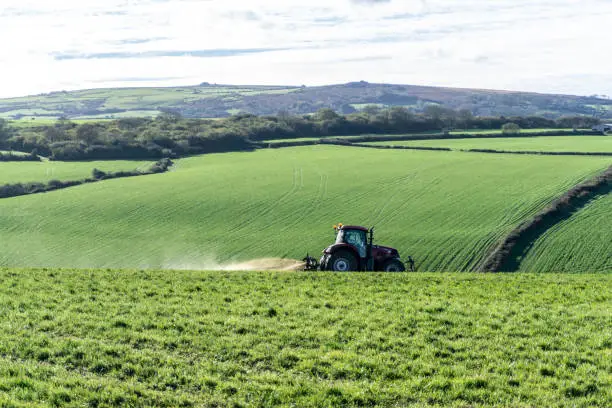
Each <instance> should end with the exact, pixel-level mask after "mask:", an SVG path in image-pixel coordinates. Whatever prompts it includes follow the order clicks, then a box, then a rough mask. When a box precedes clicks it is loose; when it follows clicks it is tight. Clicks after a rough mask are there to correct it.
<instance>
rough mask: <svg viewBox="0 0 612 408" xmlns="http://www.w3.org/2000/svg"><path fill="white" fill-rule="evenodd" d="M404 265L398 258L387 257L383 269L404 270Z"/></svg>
mask: <svg viewBox="0 0 612 408" xmlns="http://www.w3.org/2000/svg"><path fill="white" fill-rule="evenodd" d="M405 270H406V267H405V266H404V264H403V263H402V261H400V260H399V259H389V260H388V261H387V262H385V263H384V265H383V271H385V272H404V271H405Z"/></svg>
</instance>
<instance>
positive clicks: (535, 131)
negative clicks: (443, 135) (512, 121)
mask: <svg viewBox="0 0 612 408" xmlns="http://www.w3.org/2000/svg"><path fill="white" fill-rule="evenodd" d="M571 130H572V129H557V128H537V129H523V132H529V133H548V132H568V131H571ZM589 130H590V129H589ZM450 133H451V135H452V134H463V133H499V134H501V133H502V130H501V129H466V130H463V129H458V130H452V131H451V132H450Z"/></svg>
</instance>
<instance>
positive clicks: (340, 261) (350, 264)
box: [327, 251, 357, 272]
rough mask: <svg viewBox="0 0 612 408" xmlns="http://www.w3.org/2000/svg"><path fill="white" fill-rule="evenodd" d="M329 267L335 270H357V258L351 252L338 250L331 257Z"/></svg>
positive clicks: (328, 262)
mask: <svg viewBox="0 0 612 408" xmlns="http://www.w3.org/2000/svg"><path fill="white" fill-rule="evenodd" d="M327 268H328V269H329V270H330V271H334V272H349V271H356V270H357V260H356V259H355V256H353V254H351V253H350V252H347V251H338V252H336V253H335V254H332V255H331V256H330V257H329V260H328V261H327Z"/></svg>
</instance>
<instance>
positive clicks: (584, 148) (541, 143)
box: [369, 136, 612, 153]
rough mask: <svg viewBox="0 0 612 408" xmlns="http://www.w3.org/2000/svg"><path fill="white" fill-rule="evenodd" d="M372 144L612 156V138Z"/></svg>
mask: <svg viewBox="0 0 612 408" xmlns="http://www.w3.org/2000/svg"><path fill="white" fill-rule="evenodd" d="M369 144H377V145H385V146H423V147H448V148H451V149H495V150H508V151H551V152H591V153H598V152H610V153H612V137H610V136H535V137H508V138H469V139H443V140H410V141H403V140H402V141H393V142H371V143H369Z"/></svg>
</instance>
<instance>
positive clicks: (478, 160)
mask: <svg viewBox="0 0 612 408" xmlns="http://www.w3.org/2000/svg"><path fill="white" fill-rule="evenodd" d="M609 164H610V159H609V158H597V157H588V158H587V157H538V158H537V159H535V158H533V157H530V156H514V155H488V154H482V155H480V154H465V153H458V152H426V151H407V150H375V149H359V148H347V147H338V146H308V147H296V148H284V149H265V150H258V151H255V152H245V153H226V154H214V155H212V154H211V155H205V156H200V157H192V158H188V159H182V160H178V161H177V164H176V166H175V167H174V168H173V170H172V171H171V172H169V173H166V174H161V175H152V176H144V177H136V178H126V179H117V180H109V181H104V182H101V183H96V184H92V185H85V186H79V187H74V188H69V189H65V190H61V191H55V192H51V193H47V194H44V195H32V196H23V197H16V198H11V199H4V200H0V237H1V239H2V241H3V242H4V243H5V244H4V245H3V250H2V251H0V265H6V266H47V267H115V268H126V267H134V268H167V269H212V268H217V267H219V264H220V263H225V262H230V261H243V260H250V259H254V258H266V257H286V258H293V259H301V258H302V257H303V256H304V255H305V254H306V252H309V253H310V254H312V255H315V256H318V254H319V253H320V251H321V249H322V248H324V247H325V246H327V245H328V244H329V243H330V242H332V241H333V239H334V234H333V230H332V228H331V227H332V225H333V224H335V223H337V222H343V223H345V224H363V225H366V226H375V227H376V231H377V232H376V239H377V242H379V243H381V244H386V245H390V246H394V247H397V248H398V249H399V250H400V253H401V254H402V255H403V256H404V257H406V256H408V255H412V256H413V257H415V259H416V261H417V267H418V268H419V270H431V271H462V270H468V269H471V268H473V267H475V266H476V265H477V264H478V262H479V261H480V260H481V258H482V257H483V256H484V255H485V254H486V252H487V251H488V250H489V249H491V247H493V246H494V245H495V244H496V242H498V241H499V240H500V239H502V237H503V236H504V235H505V234H507V233H508V232H509V231H510V230H512V229H513V228H514V227H515V226H516V225H518V224H519V223H520V222H521V221H523V220H525V219H527V218H528V217H530V216H532V215H533V214H535V213H536V212H537V211H539V210H541V209H542V208H543V207H544V206H546V205H547V204H548V203H549V202H550V201H552V200H553V199H554V198H555V197H557V196H559V195H561V194H562V193H563V192H565V191H566V190H568V189H569V188H571V187H572V186H573V185H575V184H577V183H579V182H581V181H583V180H585V179H586V178H589V177H591V176H593V175H594V174H595V173H598V172H600V171H602V170H603V169H604V168H607V167H608V166H609ZM11 165H13V166H17V164H11ZM18 165H19V166H21V165H24V164H22V163H19V164H18ZM49 165H53V163H51V164H49ZM94 166H95V167H99V168H101V169H103V170H112V169H109V168H108V166H104V165H103V164H102V163H101V164H95V165H94V164H93V163H92V164H91V165H90V166H88V168H87V171H90V170H89V168H90V167H94ZM128 167H134V165H130V166H128ZM13 168H14V167H13ZM18 174H19V173H16V175H18ZM49 178H51V177H49ZM23 181H25V180H23Z"/></svg>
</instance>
